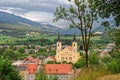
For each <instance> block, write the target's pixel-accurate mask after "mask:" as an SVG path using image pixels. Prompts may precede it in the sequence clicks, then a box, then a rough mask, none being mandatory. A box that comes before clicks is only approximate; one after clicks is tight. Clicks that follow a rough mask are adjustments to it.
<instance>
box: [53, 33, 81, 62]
mask: <svg viewBox="0 0 120 80" xmlns="http://www.w3.org/2000/svg"><path fill="white" fill-rule="evenodd" d="M77 49H78V47H77V40H76V36H75V34H74V36H73V41H72V46H65V47H63V46H62V41H61V39H60V34H58V40H57V43H56V55H55V58H56V61H57V62H63V61H66V62H72V63H76V62H77V61H78V59H79V58H80V54H79V53H78V51H77Z"/></svg>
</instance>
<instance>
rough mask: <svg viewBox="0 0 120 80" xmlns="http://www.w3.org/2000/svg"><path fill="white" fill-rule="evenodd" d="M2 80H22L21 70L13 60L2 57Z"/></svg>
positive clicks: (0, 76) (0, 69)
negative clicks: (13, 64)
mask: <svg viewBox="0 0 120 80" xmlns="http://www.w3.org/2000/svg"><path fill="white" fill-rule="evenodd" d="M0 80H21V77H20V76H19V72H18V71H17V70H16V69H15V67H14V66H12V65H11V62H9V61H7V60H3V59H2V58H0Z"/></svg>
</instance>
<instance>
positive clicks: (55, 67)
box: [44, 64, 74, 80]
mask: <svg viewBox="0 0 120 80" xmlns="http://www.w3.org/2000/svg"><path fill="white" fill-rule="evenodd" d="M44 71H45V73H46V75H47V78H55V77H57V78H58V80H72V78H73V77H74V70H73V69H72V64H45V65H44Z"/></svg>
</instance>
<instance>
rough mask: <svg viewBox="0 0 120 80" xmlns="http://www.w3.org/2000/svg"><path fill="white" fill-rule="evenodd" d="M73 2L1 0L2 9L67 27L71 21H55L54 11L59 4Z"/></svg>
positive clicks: (66, 0)
mask: <svg viewBox="0 0 120 80" xmlns="http://www.w3.org/2000/svg"><path fill="white" fill-rule="evenodd" d="M71 4H72V3H71V2H69V1H68V0H0V11H4V12H8V13H11V14H15V15H17V16H21V17H24V18H27V19H30V20H33V21H38V22H43V23H49V24H52V25H55V26H57V27H60V28H65V27H68V23H69V22H67V21H63V20H60V21H58V22H53V19H54V18H55V17H54V12H55V9H56V7H58V6H59V5H62V6H64V7H68V6H69V5H71Z"/></svg>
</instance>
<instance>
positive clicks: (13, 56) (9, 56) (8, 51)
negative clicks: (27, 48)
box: [3, 49, 17, 60]
mask: <svg viewBox="0 0 120 80" xmlns="http://www.w3.org/2000/svg"><path fill="white" fill-rule="evenodd" d="M3 57H4V59H9V60H16V59H17V54H15V52H14V51H13V50H12V49H6V50H5V52H4V53H3Z"/></svg>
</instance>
